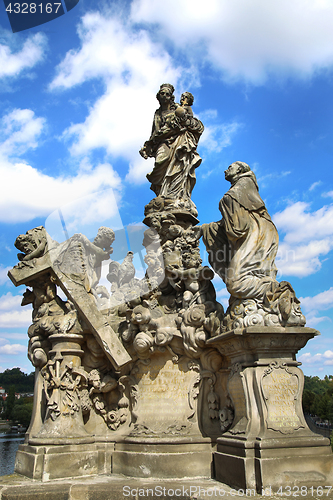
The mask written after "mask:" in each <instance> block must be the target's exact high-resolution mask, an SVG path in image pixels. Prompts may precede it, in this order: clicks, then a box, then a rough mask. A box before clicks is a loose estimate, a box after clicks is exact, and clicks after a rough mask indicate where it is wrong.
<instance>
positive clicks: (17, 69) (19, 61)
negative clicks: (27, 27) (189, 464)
mask: <svg viewBox="0 0 333 500" xmlns="http://www.w3.org/2000/svg"><path fill="white" fill-rule="evenodd" d="M11 38H13V37H11ZM11 38H10V37H7V40H8V42H9V43H8V44H5V43H0V78H5V77H17V76H19V75H20V73H22V71H23V70H25V69H30V68H33V67H34V66H35V65H36V64H37V63H38V62H40V61H41V60H42V59H43V54H44V50H45V46H46V37H45V35H43V34H42V33H36V34H35V35H32V36H30V37H29V38H27V39H26V41H25V42H24V44H23V46H22V48H21V50H18V51H16V52H13V48H12V47H10V44H11V43H10V42H11Z"/></svg>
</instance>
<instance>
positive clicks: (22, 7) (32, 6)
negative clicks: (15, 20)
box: [6, 3, 61, 14]
mask: <svg viewBox="0 0 333 500" xmlns="http://www.w3.org/2000/svg"><path fill="white" fill-rule="evenodd" d="M60 6H61V3H47V4H46V5H45V4H42V3H40V4H36V3H22V4H20V3H14V4H13V7H12V4H11V3H10V4H9V5H8V6H7V8H6V11H7V12H9V13H10V14H12V13H13V14H36V13H38V14H39V13H40V14H43V12H46V14H52V12H54V13H55V14H57V12H58V10H59V7H60Z"/></svg>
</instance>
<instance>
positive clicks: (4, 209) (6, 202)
mask: <svg viewBox="0 0 333 500" xmlns="http://www.w3.org/2000/svg"><path fill="white" fill-rule="evenodd" d="M43 126H44V119H43V118H40V117H35V115H34V113H33V111H31V110H30V109H14V110H13V111H11V112H10V113H8V114H7V115H5V116H3V118H2V127H1V137H2V138H3V141H2V142H0V175H1V180H2V182H1V185H0V221H1V222H5V223H10V222H18V221H28V220H31V219H34V218H35V217H42V216H48V215H49V214H50V213H51V212H53V211H54V210H56V209H58V208H59V207H60V208H61V207H65V206H66V205H68V203H69V202H70V201H73V200H75V199H78V198H80V199H81V205H82V206H80V207H79V210H78V211H77V214H76V219H77V220H80V221H81V222H82V221H83V220H87V219H88V218H90V219H96V220H97V219H101V214H102V213H103V215H104V218H106V216H107V215H108V214H109V215H110V213H112V211H114V210H116V209H117V207H116V204H115V199H113V200H114V202H113V205H112V206H111V205H110V200H111V198H110V196H109V192H108V193H106V192H105V190H107V189H108V188H113V189H115V190H120V189H121V181H120V177H119V175H118V174H117V173H116V172H115V171H114V170H113V168H112V166H111V165H110V164H109V163H103V164H99V165H97V166H96V167H95V168H93V167H92V166H91V165H90V164H89V163H88V162H87V161H85V160H83V161H82V162H81V165H80V167H79V169H78V172H77V173H76V175H72V176H70V175H66V176H58V177H51V176H50V175H46V174H44V173H42V172H40V171H39V170H37V169H36V168H34V167H32V166H31V165H28V164H27V163H25V162H24V161H19V160H17V159H16V160H15V159H11V157H12V156H13V155H15V156H18V155H21V154H23V153H25V152H26V151H27V150H28V149H29V148H36V147H37V146H38V142H37V139H38V137H39V136H40V134H41V133H42V131H43ZM18 179H19V181H20V182H18ZM93 193H98V195H96V196H95V197H94V198H93V199H91V195H92V194H93ZM89 197H90V199H89V200H87V198H89ZM82 200H85V202H84V201H82ZM87 201H89V203H87ZM76 208H78V207H76ZM4 271H5V270H3V269H0V281H1V280H3V279H4V276H3V274H4Z"/></svg>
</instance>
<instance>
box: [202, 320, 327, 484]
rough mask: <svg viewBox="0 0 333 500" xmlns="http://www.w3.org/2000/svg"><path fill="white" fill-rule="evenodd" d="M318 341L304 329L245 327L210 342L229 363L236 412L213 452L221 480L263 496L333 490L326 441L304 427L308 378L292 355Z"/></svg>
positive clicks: (313, 332) (230, 392) (311, 332)
mask: <svg viewBox="0 0 333 500" xmlns="http://www.w3.org/2000/svg"><path fill="white" fill-rule="evenodd" d="M316 335H318V332H317V331H316V330H314V329H312V328H304V327H301V328H299V327H290V328H283V327H248V328H244V329H239V330H232V331H230V332H227V333H226V334H223V335H219V336H218V337H215V338H213V339H210V340H208V341H207V343H208V344H209V345H211V346H214V347H216V348H218V350H219V351H220V353H221V354H223V355H224V356H226V357H227V358H228V360H229V363H230V375H229V379H228V391H229V395H230V398H231V401H232V404H233V406H234V420H233V423H232V426H231V428H230V429H229V430H228V431H227V432H226V433H224V434H223V436H222V437H220V438H218V440H217V442H218V444H217V451H216V452H215V453H214V466H215V475H216V478H217V479H218V480H219V481H221V482H223V483H226V484H229V485H230V486H233V487H238V488H253V489H256V491H257V492H259V493H262V492H263V491H265V490H266V489H267V488H268V489H269V488H271V490H272V491H277V490H278V489H279V488H280V487H281V485H283V487H285V486H286V485H289V486H292V487H294V486H295V485H296V486H297V485H299V486H308V487H311V486H315V487H317V486H318V485H324V484H331V483H330V481H332V479H333V477H332V476H333V459H332V451H331V447H330V443H329V439H327V438H324V437H323V436H320V435H318V434H314V433H313V432H311V431H310V429H309V428H308V426H307V424H306V421H305V418H304V415H303V411H302V392H303V386H304V376H303V372H302V371H301V370H300V369H299V368H298V365H299V364H300V363H299V362H297V361H296V356H295V355H296V353H297V352H298V350H299V349H301V348H302V347H304V346H305V345H306V343H307V341H308V340H309V339H311V338H313V337H314V336H316Z"/></svg>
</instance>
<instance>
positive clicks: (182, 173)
mask: <svg viewBox="0 0 333 500" xmlns="http://www.w3.org/2000/svg"><path fill="white" fill-rule="evenodd" d="M173 92H174V87H173V86H172V85H171V84H169V83H164V84H162V85H161V87H160V90H159V91H158V93H157V95H156V98H157V100H158V102H159V103H160V107H159V108H158V109H157V110H156V111H155V115H154V122H153V128H152V133H151V136H150V139H149V140H148V141H146V142H145V144H144V146H143V148H142V149H141V150H140V154H141V156H143V158H145V159H147V158H148V157H153V158H155V165H154V168H153V171H152V172H150V173H149V174H148V175H147V179H148V180H149V182H151V189H152V190H153V191H154V193H155V194H156V196H161V197H164V198H171V199H189V198H191V193H192V190H193V188H194V185H195V182H196V177H195V169H196V168H197V167H198V166H199V165H200V163H201V158H200V156H199V154H198V153H197V151H196V147H197V144H198V141H199V138H200V136H201V134H202V132H203V130H204V126H203V124H202V123H201V121H200V120H198V119H197V118H194V117H193V113H192V108H191V106H192V104H193V100H194V99H193V95H192V94H191V93H190V92H185V93H184V94H182V96H181V100H180V105H178V104H176V103H175V101H174V95H173Z"/></svg>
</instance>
